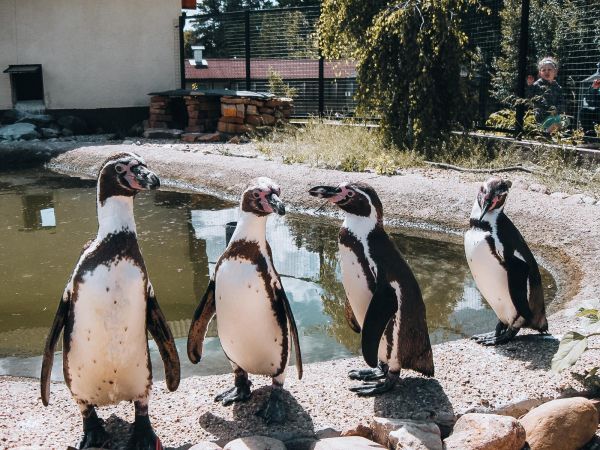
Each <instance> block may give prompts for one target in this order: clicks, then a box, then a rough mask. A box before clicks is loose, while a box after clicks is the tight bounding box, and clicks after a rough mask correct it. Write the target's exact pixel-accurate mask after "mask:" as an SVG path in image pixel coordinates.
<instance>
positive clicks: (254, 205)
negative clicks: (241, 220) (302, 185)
mask: <svg viewBox="0 0 600 450" xmlns="http://www.w3.org/2000/svg"><path fill="white" fill-rule="evenodd" d="M280 194H281V189H280V188H279V185H277V184H276V183H275V182H274V181H273V180H271V179H270V178H267V177H260V178H256V179H254V180H252V181H251V182H250V184H249V185H248V187H247V188H246V190H245V191H244V193H243V194H242V200H241V202H240V208H241V209H242V211H245V212H249V213H252V214H254V215H256V216H259V217H263V216H267V215H269V214H271V213H272V212H275V213H277V214H279V215H280V216H283V215H284V214H285V205H284V204H283V202H282V201H281V199H280V198H279V195H280Z"/></svg>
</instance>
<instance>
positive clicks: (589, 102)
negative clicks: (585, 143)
mask: <svg viewBox="0 0 600 450" xmlns="http://www.w3.org/2000/svg"><path fill="white" fill-rule="evenodd" d="M579 118H580V120H581V128H583V131H584V132H585V135H586V136H592V137H596V130H595V128H594V126H595V125H599V124H600V79H598V80H594V81H592V84H591V85H590V86H589V87H588V88H587V90H586V91H585V93H584V95H583V100H582V106H581V110H580V111H579Z"/></svg>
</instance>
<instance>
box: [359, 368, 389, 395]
mask: <svg viewBox="0 0 600 450" xmlns="http://www.w3.org/2000/svg"><path fill="white" fill-rule="evenodd" d="M399 376H400V373H392V372H389V371H388V373H387V374H386V376H385V380H384V381H379V382H366V383H363V384H361V385H360V386H353V387H351V388H350V390H351V391H352V392H356V393H357V394H358V395H359V396H361V397H367V396H371V395H379V394H383V393H384V392H387V391H391V390H392V389H393V388H394V386H395V385H396V382H397V381H398V378H399Z"/></svg>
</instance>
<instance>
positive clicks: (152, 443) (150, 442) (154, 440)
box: [127, 416, 163, 450]
mask: <svg viewBox="0 0 600 450" xmlns="http://www.w3.org/2000/svg"><path fill="white" fill-rule="evenodd" d="M127 448H128V449H129V450H162V449H163V446H162V443H161V442H160V439H159V438H158V436H156V434H154V430H153V429H152V425H150V419H149V418H148V416H136V417H135V424H134V425H133V434H132V435H131V438H130V439H129V443H128V444H127Z"/></svg>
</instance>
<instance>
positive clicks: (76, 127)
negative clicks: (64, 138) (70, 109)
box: [56, 116, 89, 134]
mask: <svg viewBox="0 0 600 450" xmlns="http://www.w3.org/2000/svg"><path fill="white" fill-rule="evenodd" d="M56 122H57V123H58V124H59V125H60V126H61V127H63V128H68V129H69V130H71V131H73V133H74V134H87V133H88V131H89V130H88V126H87V124H86V123H85V122H84V120H83V119H81V118H79V117H76V116H62V117H59V119H58V120H57V121H56Z"/></svg>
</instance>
